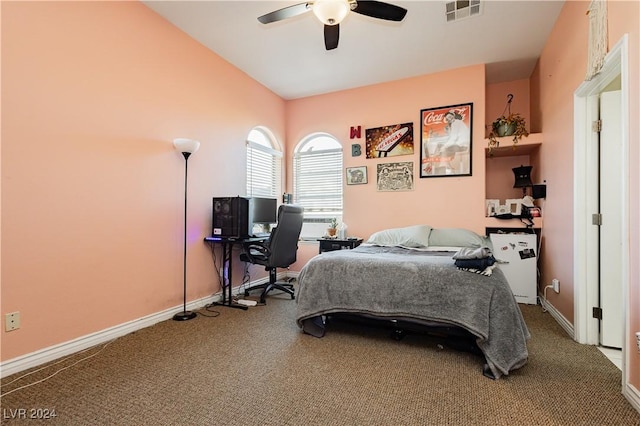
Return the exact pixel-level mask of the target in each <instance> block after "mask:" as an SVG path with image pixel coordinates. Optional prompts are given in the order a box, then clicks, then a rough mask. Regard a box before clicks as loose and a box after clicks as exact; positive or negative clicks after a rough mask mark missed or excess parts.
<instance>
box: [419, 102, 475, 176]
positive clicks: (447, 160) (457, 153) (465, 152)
mask: <svg viewBox="0 0 640 426" xmlns="http://www.w3.org/2000/svg"><path fill="white" fill-rule="evenodd" d="M472 113H473V103H467V104H459V105H449V106H444V107H438V108H429V109H423V110H420V177H421V178H428V177H449V176H471V152H472V150H471V148H472V143H471V142H472V141H471V136H472V132H471V129H472V128H473V114H472Z"/></svg>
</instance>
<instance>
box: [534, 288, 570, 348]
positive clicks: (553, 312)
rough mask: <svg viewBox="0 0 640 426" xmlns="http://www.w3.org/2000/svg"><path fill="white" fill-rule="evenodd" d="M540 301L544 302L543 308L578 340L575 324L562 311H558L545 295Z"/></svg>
mask: <svg viewBox="0 0 640 426" xmlns="http://www.w3.org/2000/svg"><path fill="white" fill-rule="evenodd" d="M540 303H541V304H542V308H543V309H544V310H545V311H547V312H549V314H551V316H552V317H553V318H554V319H555V320H556V322H557V323H558V324H560V327H562V328H563V329H564V331H566V332H567V334H568V335H569V336H571V338H572V339H573V340H576V334H575V329H574V328H573V324H571V322H569V321H568V320H567V319H566V318H565V317H564V316H563V315H562V314H561V313H560V311H558V310H557V309H556V308H555V306H553V305H552V304H551V303H549V302H548V301H547V300H546V299H545V298H544V297H542V296H540Z"/></svg>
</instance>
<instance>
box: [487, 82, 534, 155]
mask: <svg viewBox="0 0 640 426" xmlns="http://www.w3.org/2000/svg"><path fill="white" fill-rule="evenodd" d="M512 100H513V95H512V94H509V95H507V105H506V106H505V111H503V112H502V115H501V116H500V117H498V118H496V119H495V121H494V122H493V123H492V124H491V131H490V132H489V136H488V139H489V156H491V155H493V149H494V148H497V147H498V146H500V142H499V141H498V139H497V138H501V137H505V136H513V145H514V146H515V145H516V144H517V143H518V141H519V140H520V139H522V137H523V136H524V137H527V136H529V132H528V131H527V127H526V124H527V122H526V120H525V119H524V117H523V116H521V115H520V114H519V113H517V112H514V113H512V112H511V101H512ZM505 112H506V115H505Z"/></svg>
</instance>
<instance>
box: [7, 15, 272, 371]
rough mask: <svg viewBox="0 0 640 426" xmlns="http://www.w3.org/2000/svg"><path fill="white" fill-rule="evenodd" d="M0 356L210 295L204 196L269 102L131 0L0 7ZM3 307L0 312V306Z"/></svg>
mask: <svg viewBox="0 0 640 426" xmlns="http://www.w3.org/2000/svg"><path fill="white" fill-rule="evenodd" d="M1 7H2V277H1V278H2V313H3V314H4V313H7V312H14V311H20V312H21V319H22V325H21V328H20V329H18V330H15V331H12V332H8V333H7V332H4V327H2V332H1V337H2V353H1V358H2V360H3V361H4V360H8V359H11V358H14V357H17V356H19V355H23V354H27V353H30V352H33V351H35V350H39V349H43V348H46V347H49V346H52V345H54V344H58V343H61V342H67V341H69V340H72V339H74V338H77V337H80V336H85V335H87V334H90V333H93V332H96V331H100V330H104V329H107V328H109V327H112V326H115V325H119V324H122V323H125V322H127V321H131V320H135V319H138V318H141V317H144V316H146V315H150V314H154V313H157V312H161V311H163V310H166V309H169V308H172V307H176V306H179V305H181V304H182V282H183V281H182V274H183V263H182V255H183V213H184V211H183V208H184V204H183V203H184V170H185V161H184V158H183V157H182V155H181V154H180V153H178V152H177V151H176V150H175V149H174V148H173V145H172V141H173V139H174V138H176V137H187V138H193V139H197V140H199V141H200V142H201V146H200V150H199V151H198V152H197V153H195V154H193V155H192V156H191V158H190V159H189V206H188V208H189V214H188V267H187V271H188V278H187V281H188V300H195V299H198V298H202V297H206V296H209V295H212V294H214V293H216V292H218V291H219V282H218V279H217V278H216V274H215V273H214V270H213V265H212V256H211V250H210V249H209V247H207V246H206V245H205V244H204V243H203V238H204V237H205V236H207V235H210V232H211V197H212V196H213V195H227V194H230V195H235V194H244V192H245V185H246V183H245V182H246V179H245V161H246V160H245V151H246V147H245V140H246V137H247V134H248V133H249V131H250V129H251V128H252V127H254V126H256V125H264V126H267V127H269V128H270V129H271V130H272V131H273V132H274V133H275V134H276V135H277V136H278V138H279V139H280V140H283V135H284V130H285V128H284V121H285V102H284V101H283V100H282V99H280V98H279V97H277V96H276V95H275V94H273V93H272V92H270V91H269V90H267V89H266V88H265V87H263V86H262V85H260V84H258V83H257V82H255V81H254V80H252V79H250V78H249V77H248V76H247V75H246V74H244V73H242V72H240V71H239V70H237V69H236V68H235V67H233V66H231V65H230V64H229V63H227V62H225V61H224V60H222V59H221V58H219V57H218V56H216V55H215V54H213V53H212V52H211V51H210V50H208V49H206V48H205V47H204V46H202V45H201V44H199V43H197V42H195V41H194V40H192V39H191V38H190V37H188V36H187V35H186V34H184V33H183V32H181V31H180V30H179V29H177V28H176V27H174V26H173V25H171V24H169V23H168V22H166V21H165V20H164V19H163V18H161V17H160V16H159V15H157V14H156V13H155V12H153V11H151V10H150V9H148V8H147V7H146V6H144V5H143V4H141V3H138V2H37V3H36V2H2V4H1ZM3 316H4V315H3Z"/></svg>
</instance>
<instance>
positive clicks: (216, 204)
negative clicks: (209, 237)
mask: <svg viewBox="0 0 640 426" xmlns="http://www.w3.org/2000/svg"><path fill="white" fill-rule="evenodd" d="M252 211H253V209H252V208H251V198H245V197H214V198H213V236H214V237H227V238H245V237H248V236H249V235H251V231H252V228H253V219H252V218H251V215H252Z"/></svg>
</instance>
